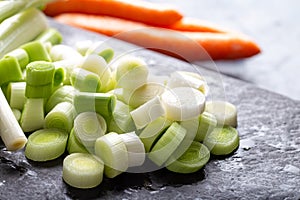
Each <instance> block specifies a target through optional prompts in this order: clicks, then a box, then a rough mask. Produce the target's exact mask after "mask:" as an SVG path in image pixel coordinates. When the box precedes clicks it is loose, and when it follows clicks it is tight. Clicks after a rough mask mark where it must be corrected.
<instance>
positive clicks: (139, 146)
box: [120, 132, 146, 167]
mask: <svg viewBox="0 0 300 200" xmlns="http://www.w3.org/2000/svg"><path fill="white" fill-rule="evenodd" d="M120 137H121V138H122V140H123V142H124V143H125V145H126V149H127V153H128V167H135V166H141V165H142V164H143V163H144V161H145V158H146V153H145V148H144V144H143V143H142V141H141V139H140V138H139V137H138V136H137V135H136V133H135V132H130V133H124V134H120Z"/></svg>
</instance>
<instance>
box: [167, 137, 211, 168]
mask: <svg viewBox="0 0 300 200" xmlns="http://www.w3.org/2000/svg"><path fill="white" fill-rule="evenodd" d="M209 158H210V153H209V150H208V149H207V147H206V146H205V145H203V144H201V143H199V142H196V141H194V142H192V144H191V146H190V147H189V148H188V149H187V150H186V151H185V153H184V154H183V155H182V156H180V157H179V158H178V159H177V160H175V161H174V162H173V163H171V164H169V165H168V166H167V167H166V168H167V169H168V170H170V171H172V172H176V173H183V174H188V173H193V172H196V171H198V170H200V169H201V168H202V167H203V166H204V165H205V164H206V163H207V162H208V161H209Z"/></svg>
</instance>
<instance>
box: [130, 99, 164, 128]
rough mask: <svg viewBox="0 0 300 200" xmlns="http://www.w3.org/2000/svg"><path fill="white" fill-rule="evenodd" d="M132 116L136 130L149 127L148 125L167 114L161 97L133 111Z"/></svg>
mask: <svg viewBox="0 0 300 200" xmlns="http://www.w3.org/2000/svg"><path fill="white" fill-rule="evenodd" d="M130 114H131V117H132V119H133V121H134V124H135V126H136V128H137V129H142V128H144V127H145V126H147V124H149V123H151V122H153V121H154V120H156V119H157V118H159V117H161V116H163V115H164V114H165V110H164V107H163V105H162V103H161V100H160V97H159V96H156V97H154V98H153V99H151V100H150V101H148V102H146V103H144V104H143V105H141V106H140V107H138V108H136V109H135V110H133V111H131V112H130Z"/></svg>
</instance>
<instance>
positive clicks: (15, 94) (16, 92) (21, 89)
mask: <svg viewBox="0 0 300 200" xmlns="http://www.w3.org/2000/svg"><path fill="white" fill-rule="evenodd" d="M25 87H26V82H10V83H9V84H8V99H9V105H10V107H11V108H16V109H19V110H23V107H24V104H25V101H26V97H25Z"/></svg>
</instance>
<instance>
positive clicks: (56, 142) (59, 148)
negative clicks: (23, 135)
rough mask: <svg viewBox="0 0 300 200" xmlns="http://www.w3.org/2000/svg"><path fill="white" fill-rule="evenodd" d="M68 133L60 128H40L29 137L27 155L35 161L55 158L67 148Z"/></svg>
mask: <svg viewBox="0 0 300 200" xmlns="http://www.w3.org/2000/svg"><path fill="white" fill-rule="evenodd" d="M67 140H68V134H67V133H66V132H64V131H62V130H59V129H40V130H37V131H35V132H33V133H32V134H31V135H30V136H29V137H28V142H27V144H26V148H25V156H26V157H27V158H28V159H30V160H33V161H40V162H41V161H48V160H54V159H56V158H58V157H59V156H61V155H62V154H63V153H64V152H65V149H66V145H67Z"/></svg>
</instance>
